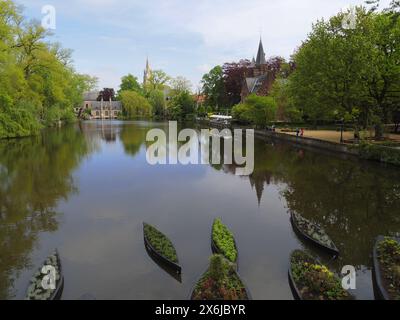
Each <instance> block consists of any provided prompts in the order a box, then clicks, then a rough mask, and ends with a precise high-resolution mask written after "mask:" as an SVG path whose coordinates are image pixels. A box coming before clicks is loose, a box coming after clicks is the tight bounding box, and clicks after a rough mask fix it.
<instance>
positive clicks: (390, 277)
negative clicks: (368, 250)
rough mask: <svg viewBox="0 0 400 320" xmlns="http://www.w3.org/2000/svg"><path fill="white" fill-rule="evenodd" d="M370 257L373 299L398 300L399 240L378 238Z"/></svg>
mask: <svg viewBox="0 0 400 320" xmlns="http://www.w3.org/2000/svg"><path fill="white" fill-rule="evenodd" d="M372 257H373V269H372V278H373V279H372V280H373V285H374V294H375V298H376V299H378V300H400V238H392V237H383V236H379V237H378V238H377V239H376V241H375V245H374V248H373V252H372Z"/></svg>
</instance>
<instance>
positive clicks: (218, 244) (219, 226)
mask: <svg viewBox="0 0 400 320" xmlns="http://www.w3.org/2000/svg"><path fill="white" fill-rule="evenodd" d="M211 247H212V250H213V253H217V254H221V255H223V256H224V257H225V258H226V259H227V260H228V261H230V262H231V263H235V264H237V260H238V251H237V247H236V242H235V237H234V236H233V233H232V232H231V231H230V230H229V229H228V227H227V226H226V225H224V224H223V223H222V221H221V219H215V220H214V223H213V226H212V232H211Z"/></svg>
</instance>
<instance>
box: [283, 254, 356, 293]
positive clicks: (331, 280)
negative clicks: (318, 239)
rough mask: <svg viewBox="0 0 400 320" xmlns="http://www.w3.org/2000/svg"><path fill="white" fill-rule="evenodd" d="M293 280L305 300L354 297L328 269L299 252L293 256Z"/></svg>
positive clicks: (291, 262)
mask: <svg viewBox="0 0 400 320" xmlns="http://www.w3.org/2000/svg"><path fill="white" fill-rule="evenodd" d="M290 264H291V268H292V275H293V280H294V282H295V283H296V286H297V288H298V290H299V291H300V293H301V295H302V298H303V299H305V300H349V299H352V296H351V295H350V294H349V293H348V292H347V291H345V290H344V289H343V288H342V284H341V281H340V280H339V278H338V277H336V276H335V275H334V274H333V273H332V272H331V271H329V270H328V268H327V267H325V266H323V265H320V264H318V263H317V262H316V261H315V259H314V258H312V257H311V256H309V255H308V254H306V253H305V252H303V251H300V250H297V251H295V252H294V253H293V254H292V256H291V261H290Z"/></svg>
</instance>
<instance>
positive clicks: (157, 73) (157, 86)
mask: <svg viewBox="0 0 400 320" xmlns="http://www.w3.org/2000/svg"><path fill="white" fill-rule="evenodd" d="M170 80H171V77H170V76H169V75H167V74H166V73H165V72H164V71H163V70H152V71H151V74H150V79H149V81H148V83H147V84H146V86H145V88H144V89H145V91H152V90H164V89H165V87H166V85H167V83H168V81H170Z"/></svg>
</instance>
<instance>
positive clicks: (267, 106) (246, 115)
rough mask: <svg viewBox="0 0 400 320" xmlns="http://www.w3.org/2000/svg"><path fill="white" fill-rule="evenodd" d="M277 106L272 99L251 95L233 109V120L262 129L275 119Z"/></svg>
mask: <svg viewBox="0 0 400 320" xmlns="http://www.w3.org/2000/svg"><path fill="white" fill-rule="evenodd" d="M276 111H277V105H276V102H275V100H274V98H272V97H261V96H257V95H255V94H251V95H249V96H248V97H247V99H246V101H245V102H244V103H241V104H238V105H236V106H234V107H233V109H232V115H233V117H234V118H235V119H237V120H239V121H242V122H247V123H251V124H254V125H255V126H256V127H260V128H264V127H265V126H266V125H267V124H268V123H270V122H272V121H274V120H275V118H276Z"/></svg>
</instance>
